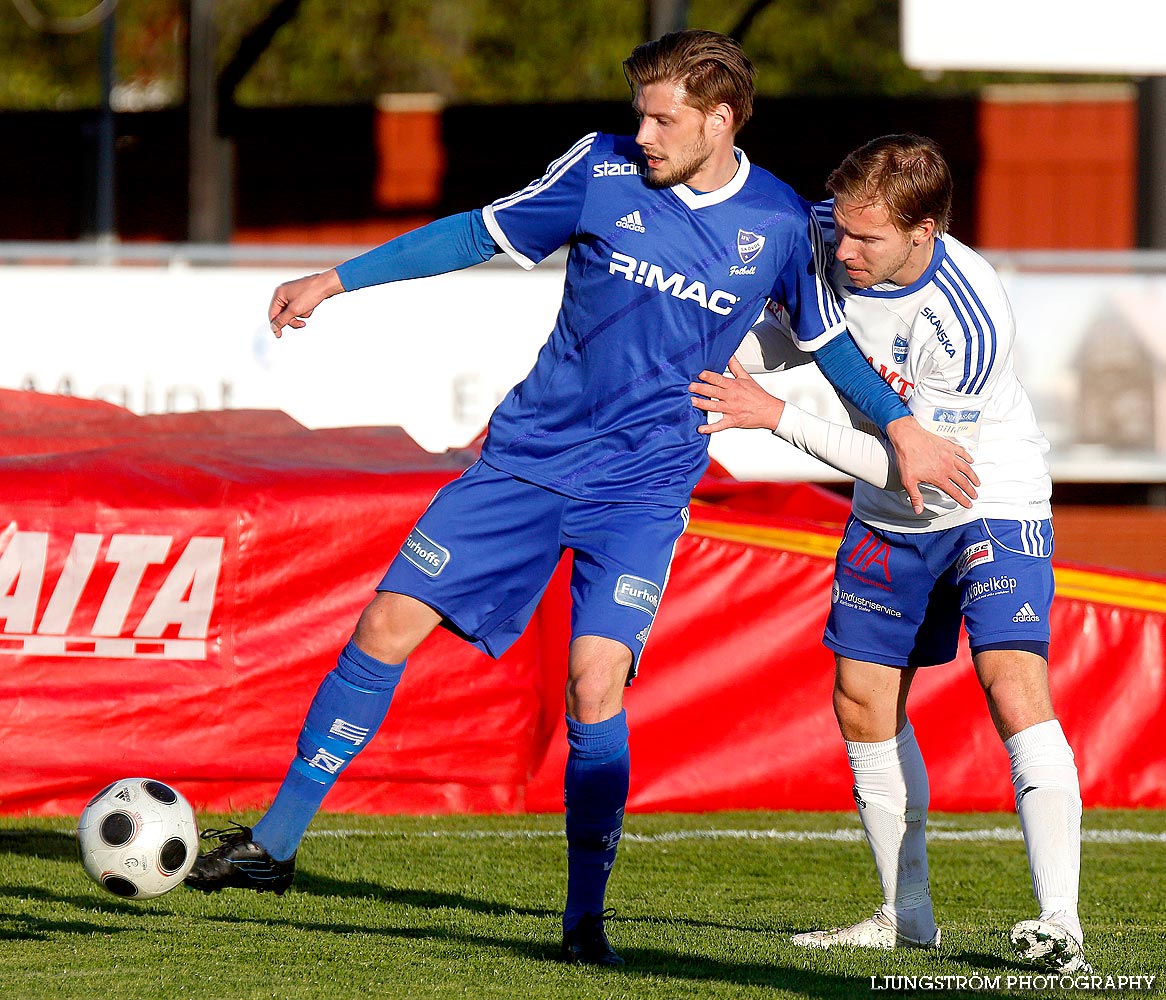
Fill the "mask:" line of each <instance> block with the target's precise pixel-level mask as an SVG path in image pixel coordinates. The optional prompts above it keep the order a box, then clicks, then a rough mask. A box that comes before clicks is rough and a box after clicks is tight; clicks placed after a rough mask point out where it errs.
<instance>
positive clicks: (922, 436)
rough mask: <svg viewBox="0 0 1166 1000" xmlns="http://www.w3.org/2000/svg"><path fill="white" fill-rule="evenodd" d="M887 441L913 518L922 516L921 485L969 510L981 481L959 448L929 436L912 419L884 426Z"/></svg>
mask: <svg viewBox="0 0 1166 1000" xmlns="http://www.w3.org/2000/svg"><path fill="white" fill-rule="evenodd" d="M887 437H889V438H890V440H891V444H892V445H893V446H894V448H895V458H896V459H897V460H898V464H899V478H900V479H901V480H902V482H903V488H904V489H905V490H906V491H907V496H908V498H910V500H911V507H912V508H913V509H914V511H915V513H916V514H922V513H923V494H922V492H921V491H920V489H919V484H920V483H930V484H931V485H932V486H934V487H935V488H936V489H938V490H940V491H942V492H943V493H946V494H947V495H948V496H949V497H951V498H952V499H953V500H954V501H955V502H956V503H958V504H959V505H960V506H961V507H971V506H972V501H973V500H975V499H976V487H977V486H979V485H980V477H979V476H977V475H976V470H975V469H973V468H972V456H971V455H970V454H969V453H968V452H967V450H966V449H965V448H964V447H963V446H962V445H960V444H957V443H956V442H955V441H951V440H949V439H948V438H945V437H940V436H939V435H938V434H932V433H931V431H929V430H927V429H926V428H925V427H924V426H923V425H922V424H921V423H919V421H918V420H916V419H915V418H914V417H900V418H899V419H898V420H892V421H891V422H890V423H889V424H887Z"/></svg>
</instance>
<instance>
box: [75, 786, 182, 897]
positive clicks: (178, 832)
mask: <svg viewBox="0 0 1166 1000" xmlns="http://www.w3.org/2000/svg"><path fill="white" fill-rule="evenodd" d="M77 846H78V847H79V848H80V851H81V864H82V865H84V866H85V871H86V872H87V873H88V874H89V877H90V878H91V879H93V881H94V882H96V883H97V884H98V885H100V886H101V887H102V888H103V889H105V890H107V891H108V892H112V893H113V894H114V895H115V896H121V897H123V898H125V899H152V898H154V897H155V896H161V895H162V894H163V893H164V892H169V891H170V890H171V889H173V888H174V887H175V886H177V885H181V883H182V880H183V879H184V878H186V873H187V872H189V871H190V869H191V866H192V865H193V864H194V860H195V858H197V857H198V822H197V821H196V820H195V818H194V810H193V809H191V808H190V803H189V802H187V801H186V799H185V798H183V797H182V794H181V793H180V792H179V791H178V790H177V789H175V788H171V787H170V786H169V785H167V784H166V783H165V782H162V781H155V780H154V779H153V778H122V779H121V780H120V781H115V782H114V783H113V784H112V785H108V786H106V787H105V788H103V789H102V790H101V791H100V792H98V793H97V794H96V795H94V796H93V798H92V799H90V800H89V804H88V805H87V806H86V807H85V809H84V811H83V812H82V813H81V816H80V818H79V819H78V820H77Z"/></svg>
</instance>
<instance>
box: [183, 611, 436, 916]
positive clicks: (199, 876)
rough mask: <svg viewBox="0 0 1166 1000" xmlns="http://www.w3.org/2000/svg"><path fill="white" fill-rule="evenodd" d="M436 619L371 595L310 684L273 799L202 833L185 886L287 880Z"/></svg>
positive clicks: (248, 885) (249, 885) (213, 888)
mask: <svg viewBox="0 0 1166 1000" xmlns="http://www.w3.org/2000/svg"><path fill="white" fill-rule="evenodd" d="M440 620H441V619H440V616H439V615H438V614H437V613H436V612H434V611H433V610H432V609H431V608H429V607H427V606H426V605H425V604H422V603H421V602H420V601H418V600H416V599H415V598H412V597H407V596H405V595H403V594H392V593H379V594H377V595H376V597H374V598H373V600H372V601H371V602H370V603H369V605H368V606H367V607H366V608H365V609H364V612H363V613H362V614H361V616H360V620H359V622H358V623H357V626H356V631H355V632H354V633H353V637H352V639H351V640H350V641H349V642H348V645H346V646H345V647H344V649H343V650H342V651H341V652H340V656H339V657H338V659H337V662H336V667H335V668H334V669H333V670H332V671H331V673H329V674H328V675H327V676H325V678H324V680H323V681H321V683H320V686H319V687H318V688H317V689H316V694H315V697H314V698H313V699H312V703H311V706H310V707H309V708H308V714H307V718H306V719H305V720H304V725H303V728H302V729H301V731H300V737H299V740H298V741H297V743H296V756H295V758H294V759H293V761H292V764H291V767H290V768H289V769H288V772H287V775H286V777H285V778H284V780H283V783H282V784H281V785H280V788H279V792H278V793H277V794H276V797H275V801H274V802H272V804H271V806H270V808H268V810H267V812H266V813H264V815H263V817H262V818H261V819H260V820H259V822H258V823H256V824H255V827H254V829H251V828H249V827H245V826H236V827H234V828H232V829H228V830H219V831H207V832H208V834H210V835H211V836H216V837H218V838H219V840H221V843H220V844H219V846H218V847H216V848H214V849H213V850H211V851H208V852H207V853H206V854H203V855H201V856H200V857H199V858H198V860H196V861H195V863H194V867H193V868H192V869H191V870H190V873H189V874H188V875H187V876H186V884H187V885H189V886H190V887H191V888H193V889H199V890H201V891H203V892H217V891H218V890H220V889H226V888H232V887H233V888H240V889H254V890H256V891H259V892H265V891H271V892H274V893H276V894H282V893H283V892H284V891H285V890H286V889H287V888H288V886H290V885H291V883H292V879H293V878H294V876H295V858H296V851H297V849H298V848H299V844H300V841H301V839H302V838H303V836H304V833H305V831H306V830H307V828H308V824H309V823H310V822H311V821H312V818H313V817H314V816H315V815H316V813H317V811H319V808H320V806H321V804H322V803H323V801H324V796H325V795H327V793H328V791H329V790H330V789H331V788H332V786H333V785H334V784H335V783H336V779H337V778H338V777H339V775H340V773H341V771H343V770H344V769H345V768H346V767H347V766H348V764H349V763H350V762H351V760H352V758H353V757H355V756H356V755H357V754H358V753H359V752H360V751H361V750H363V749H364V747H365V746H367V744H368V742H369V740H371V739H372V737H373V736H375V735H376V733H377V730H378V729H379V728H380V726H381V723H382V722H383V721H384V718H385V715H386V713H387V712H388V710H389V705H390V703H391V702H392V699H393V692H394V691H395V690H396V687H397V682H398V681H399V680H400V679H401V674H402V673H403V672H404V669H405V658H406V657H407V656H408V655H409V654H410V653H411V652H412V651H413V650H414V649H415V648H416V647H417V646H418V645H419V644H420V643H421V641H422V640H423V639H425V637H426V636H428V635H429V633H430V632H432V631H433V629H434V628H436V627H437V625H438V623H439V622H440Z"/></svg>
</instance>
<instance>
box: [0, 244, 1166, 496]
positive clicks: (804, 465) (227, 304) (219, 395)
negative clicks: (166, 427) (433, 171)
mask: <svg viewBox="0 0 1166 1000" xmlns="http://www.w3.org/2000/svg"><path fill="white" fill-rule="evenodd" d="M298 273H302V272H301V271H300V270H293V271H291V272H290V273H289V271H288V269H287V268H272V267H213V268H212V267H189V266H179V267H145V266H137V267H111V266H51V267H50V266H32V265H25V266H17V265H13V266H4V267H0V296H2V298H3V301H4V303H5V326H6V334H7V335H6V337H5V343H6V347H7V350H6V351H5V357H4V363H3V365H0V386H3V387H5V388H16V389H20V388H24V389H36V390H39V391H42V392H60V393H66V394H70V395H75V396H84V397H90V398H99V399H105V400H108V401H110V402H113V403H117V404H119V405H122V406H126V407H127V408H128V409H131V410H133V411H135V412H138V413H161V412H173V411H186V410H195V409H220V408H246V409H276V410H283V411H285V412H286V413H288V414H289V415H291V416H292V417H294V418H295V419H296V420H298V421H300V422H301V423H303V424H304V425H305V426H308V427H338V426H366V425H373V426H381V425H397V426H401V427H403V428H404V429H405V430H406V431H407V432H408V433H409V434H410V436H411V437H413V438H414V439H415V440H416V441H417V442H418V443H419V444H420V445H421V446H422V447H424V448H427V449H428V450H430V451H435V452H439V451H443V450H445V449H447V448H458V447H462V446H464V445H465V444H467V443H468V442H470V441H471V440H472V439H473V438H474V437H475V436H476V435H477V434H478V433H479V432H480V431H481V430H482V428H483V427H484V426H485V424H486V421H487V419H488V418H489V415H490V412H491V410H492V409H493V407H494V406H495V404H496V403H497V402H498V400H500V399H501V398H502V396H503V395H504V394H505V392H506V391H507V390H508V389H509V388H510V387H511V386H512V385H514V384H515V383H516V382H518V381H519V380H520V379H522V378H523V377H524V376H525V375H526V373H527V372H528V371H529V369H530V367H531V365H532V364H533V362H534V358H535V355H536V354H537V352H538V350H539V348H540V347H541V346H542V344H543V342H544V341H545V340H546V337H547V334H548V333H549V331H550V329H551V326H552V325H553V322H554V317H555V313H556V310H557V309H558V305H559V300H560V297H561V294H562V283H563V270H562V265H561V262H560V263H554V262H548V263H545V264H543V265H541V266H539V267H538V268H535V269H534V271H532V272H525V271H522V270H521V269H519V268H518V267H517V266H514V265H512V264H509V263H502V262H497V263H491V264H487V265H483V266H481V267H477V268H470V269H468V270H466V271H461V272H457V273H455V274H448V275H442V276H439V277H435V278H426V279H423V280H419V281H411V282H403V283H400V284H397V285H388V286H381V287H379V288H372V289H366V290H363V291H359V292H354V293H350V294H346V295H342V296H338V297H336V298H333V299H331V300H329V301H328V302H325V303H324V304H323V305H321V306H320V308H319V309H317V311H316V313H315V315H314V316H313V317H312V318H311V319H310V320H309V323H308V326H307V328H306V329H304V330H301V331H294V330H289V331H286V332H285V334H284V336H283V337H282V338H281V339H279V340H276V339H275V338H274V337H273V336H272V335H271V333H270V331H269V329H268V327H267V324H266V314H267V305H268V301H269V299H270V296H271V292H272V290H273V288H274V287H275V286H276V284H278V283H279V281H281V280H283V279H284V278H287V277H289V276H292V275H294V274H298ZM1002 274H1003V277H1004V279H1005V283H1006V285H1007V286H1008V290H1009V294H1010V296H1011V298H1012V302H1013V306H1014V311H1015V313H1016V316H1017V323H1018V327H1019V330H1020V334H1019V343H1018V346H1017V350H1016V367H1017V371H1018V372H1019V373H1020V376H1021V379H1022V380H1023V381H1024V383H1025V386H1026V388H1027V389H1028V391H1029V393H1030V395H1031V396H1032V398H1033V403H1034V406H1035V407H1036V410H1037V415H1038V417H1039V418H1040V420H1041V423H1042V426H1043V427H1044V429H1045V432H1046V434H1047V435H1048V436H1049V439H1050V441H1051V442H1052V445H1053V450H1052V454H1051V456H1050V457H1051V462H1052V465H1053V474H1054V477H1055V478H1057V479H1060V480H1079V481H1148V482H1166V338H1163V337H1162V336H1160V334H1159V332H1158V326H1159V325H1160V322H1161V318H1162V317H1163V316H1166V274H1163V273H1148V274H1135V273H1130V274H1116V273H1114V274H1081V273H1076V274H1057V273H1044V272H1032V273H1029V272H1024V271H1017V270H1011V269H1004V270H1003V271H1002ZM764 381H765V384H766V385H767V387H768V388H770V389H771V390H772V391H774V392H775V393H777V394H778V395H783V396H785V398H788V399H791V400H793V401H794V402H796V403H798V404H799V405H800V406H803V407H805V408H806V409H808V410H810V411H812V412H815V413H818V414H821V415H823V416H827V417H837V418H841V417H842V409H841V406H840V404H839V403H838V401H837V399H836V398H835V396H834V394H833V391H832V389H831V388H830V387H829V386H828V385H827V384H826V382H825V381H824V380H823V379H822V378H821V376H820V375H819V374H818V373H817V371H816V369H815V368H814V367H813V366H812V365H808V366H804V367H803V368H801V369H799V370H797V371H794V372H789V373H783V374H780V375H773V376H767V377H766V378H765V379H764ZM711 452H712V455H713V457H714V458H715V459H716V460H717V461H718V462H720V463H721V464H722V465H724V466H725V467H726V468H727V469H728V470H729V471H730V472H731V473H733V474H734V475H735V476H737V477H738V478H741V479H775V480H816V481H837V480H839V479H840V478H841V477H840V476H839V475H838V474H837V473H834V472H833V471H832V470H829V469H827V468H826V467H825V466H822V465H821V464H819V463H817V462H816V461H814V460H813V459H809V458H807V457H805V456H803V455H802V454H801V453H799V452H797V451H796V450H795V449H793V448H792V447H790V446H789V445H787V444H785V443H784V442H781V441H779V440H777V439H776V438H774V437H773V436H772V435H770V434H767V433H765V432H764V431H731V432H728V433H725V434H720V435H715V436H714V437H713V439H712V446H711Z"/></svg>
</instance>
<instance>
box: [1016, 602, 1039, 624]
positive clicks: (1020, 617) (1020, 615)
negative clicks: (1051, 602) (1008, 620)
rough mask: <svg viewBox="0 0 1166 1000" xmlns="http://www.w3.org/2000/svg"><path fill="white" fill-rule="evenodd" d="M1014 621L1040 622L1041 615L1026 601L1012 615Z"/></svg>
mask: <svg viewBox="0 0 1166 1000" xmlns="http://www.w3.org/2000/svg"><path fill="white" fill-rule="evenodd" d="M1012 620H1013V621H1014V622H1039V621H1040V615H1038V614H1037V613H1036V612H1035V611H1033V610H1032V605H1031V604H1029V603H1028V601H1025V602H1024V604H1023V605H1022V606H1021V608H1020V610H1019V611H1017V612H1016V614H1014V615H1013V616H1012Z"/></svg>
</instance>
